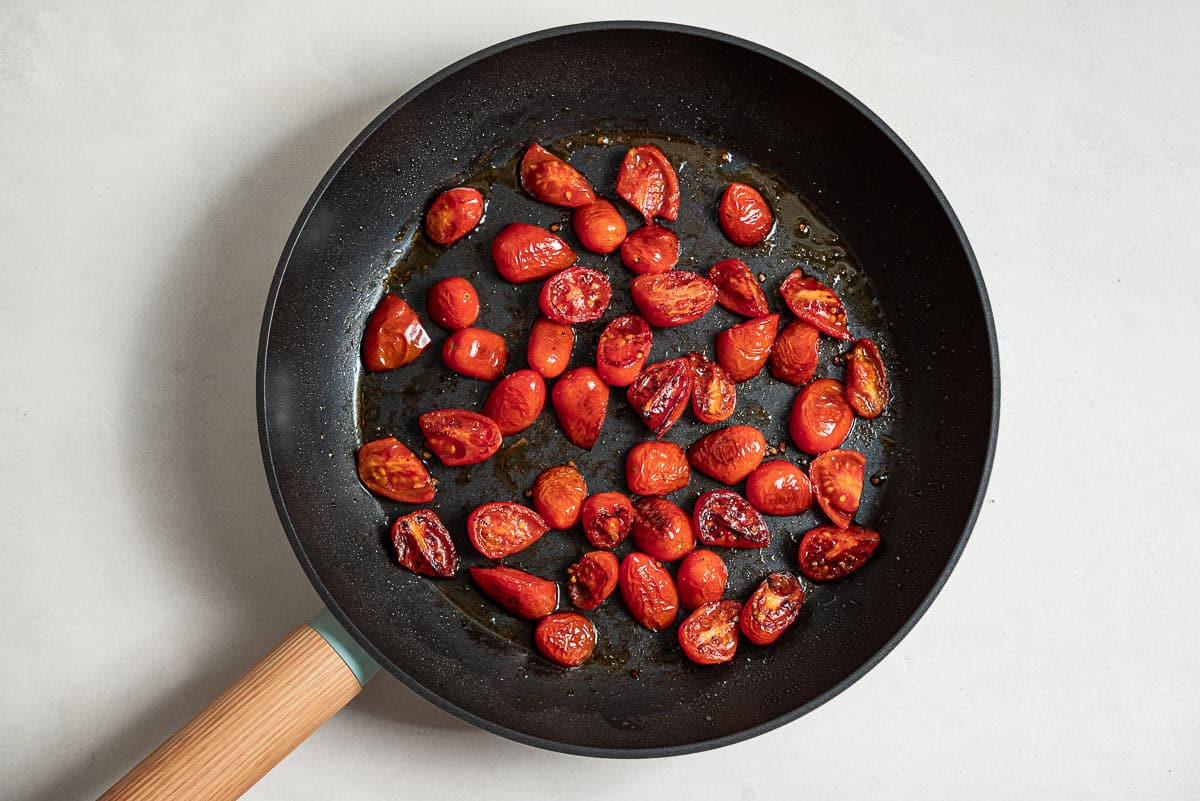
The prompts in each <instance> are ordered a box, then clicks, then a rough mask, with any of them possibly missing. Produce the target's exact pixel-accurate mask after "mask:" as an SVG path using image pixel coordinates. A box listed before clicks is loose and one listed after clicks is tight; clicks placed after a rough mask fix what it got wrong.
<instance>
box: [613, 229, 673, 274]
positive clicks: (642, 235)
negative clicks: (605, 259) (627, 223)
mask: <svg viewBox="0 0 1200 801" xmlns="http://www.w3.org/2000/svg"><path fill="white" fill-rule="evenodd" d="M621 262H622V263H623V264H624V265H625V266H626V267H628V268H629V269H631V270H633V271H634V272H635V273H637V274H638V275H650V274H651V273H665V272H666V271H667V270H673V269H674V268H675V265H676V264H678V263H679V237H678V236H676V235H675V232H674V231H672V230H670V229H669V228H663V227H662V226H661V225H643V226H642V227H641V228H638V229H636V230H635V231H633V233H631V234H629V236H627V237H625V241H624V242H622V243H621Z"/></svg>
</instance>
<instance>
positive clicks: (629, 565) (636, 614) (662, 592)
mask: <svg viewBox="0 0 1200 801" xmlns="http://www.w3.org/2000/svg"><path fill="white" fill-rule="evenodd" d="M618 584H619V586H620V587H621V597H622V598H623V599H624V600H625V606H627V607H628V608H629V614H631V615H633V619H634V620H636V621H637V622H638V623H641V624H642V625H643V626H645V627H646V628H648V629H650V630H651V631H662V630H663V629H665V628H666V627H667V626H669V625H671V624H672V623H674V622H675V616H676V615H677V614H678V613H679V594H678V593H677V592H676V591H675V582H674V581H672V580H671V574H670V573H668V572H667V569H666V568H665V567H663V566H662V565H661V564H659V563H658V562H656V561H655V560H653V559H651V558H650V557H649V556H647V555H646V554H644V553H638V552H637V551H634V552H633V553H631V554H629V555H628V556H626V557H625V559H624V561H622V562H621V573H620V578H619V580H618Z"/></svg>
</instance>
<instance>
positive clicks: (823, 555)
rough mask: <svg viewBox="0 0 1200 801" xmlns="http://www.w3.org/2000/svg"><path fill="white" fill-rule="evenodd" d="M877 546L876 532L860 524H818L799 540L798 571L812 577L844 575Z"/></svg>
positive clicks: (849, 572) (824, 578) (865, 559)
mask: <svg viewBox="0 0 1200 801" xmlns="http://www.w3.org/2000/svg"><path fill="white" fill-rule="evenodd" d="M878 547H879V535H878V534H877V533H875V532H874V531H871V530H870V529H866V528H862V527H861V526H850V527H849V528H847V529H845V530H843V529H840V528H838V527H837V526H818V527H817V528H814V529H812V530H811V531H809V532H808V533H807V534H805V535H804V539H802V540H800V554H799V559H800V572H801V573H803V574H804V575H806V576H808V577H809V578H810V579H812V580H813V581H833V580H834V579H840V578H844V577H846V576H848V575H850V574H851V573H853V572H854V571H855V570H858V569H859V568H860V567H862V566H863V563H864V562H866V561H867V560H868V559H870V558H871V554H873V553H875V549H876V548H878Z"/></svg>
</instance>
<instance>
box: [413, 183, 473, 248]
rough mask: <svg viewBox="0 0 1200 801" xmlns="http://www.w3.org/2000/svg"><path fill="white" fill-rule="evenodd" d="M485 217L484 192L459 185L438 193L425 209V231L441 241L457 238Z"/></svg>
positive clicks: (450, 240) (440, 242)
mask: <svg viewBox="0 0 1200 801" xmlns="http://www.w3.org/2000/svg"><path fill="white" fill-rule="evenodd" d="M481 219H483V195H482V194H481V193H480V191H479V190H478V189H471V188H470V187H468V186H458V187H455V188H454V189H447V190H446V191H445V192H443V193H442V194H440V195H438V196H437V200H435V201H433V203H432V204H430V206H429V211H427V212H426V213H425V235H426V236H428V237H429V238H430V239H432V240H433V241H434V242H436V243H437V244H439V245H449V244H450V243H451V242H457V241H458V240H460V239H462V238H463V237H464V236H466V235H467V234H469V233H471V229H473V228H474V227H475V226H476V225H479V221H480V220H481Z"/></svg>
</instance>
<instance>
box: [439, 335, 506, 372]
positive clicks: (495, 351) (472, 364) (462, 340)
mask: <svg viewBox="0 0 1200 801" xmlns="http://www.w3.org/2000/svg"><path fill="white" fill-rule="evenodd" d="M442 361H444V362H445V363H446V366H447V367H449V368H450V369H451V370H453V371H454V372H456V373H458V374H459V375H465V376H466V377H467V378H478V379H479V380H480V381H495V380H496V379H497V378H499V377H500V374H501V373H503V372H504V368H505V366H507V365H508V344H507V343H505V341H504V337H502V336H500V335H499V334H497V333H496V332H495V331H488V330H487V329H484V328H460V329H459V330H457V331H455V332H454V333H453V334H451V335H450V336H448V337H446V341H445V342H444V343H442Z"/></svg>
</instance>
